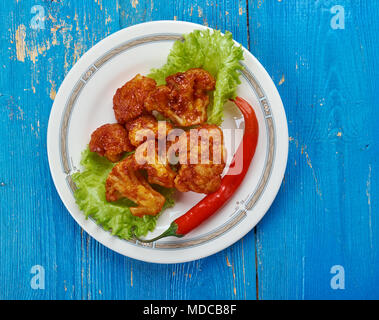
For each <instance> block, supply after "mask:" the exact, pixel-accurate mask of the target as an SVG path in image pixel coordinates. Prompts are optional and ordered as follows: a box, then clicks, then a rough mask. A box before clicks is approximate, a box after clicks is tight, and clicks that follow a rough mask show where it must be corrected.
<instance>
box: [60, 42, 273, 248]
mask: <svg viewBox="0 0 379 320" xmlns="http://www.w3.org/2000/svg"><path fill="white" fill-rule="evenodd" d="M182 39H183V36H182V35H180V34H159V35H148V36H143V37H140V38H136V39H133V40H130V41H127V42H126V43H123V44H121V45H119V46H117V47H115V48H113V49H112V50H110V51H108V52H107V53H106V54H104V55H103V56H102V57H100V58H99V59H98V60H96V62H94V63H93V64H92V65H91V66H90V67H89V68H88V69H87V71H86V72H84V73H83V75H82V77H81V78H80V79H79V81H78V82H77V83H76V84H75V86H74V88H73V90H72V91H71V93H70V96H69V98H68V100H67V102H66V105H65V108H64V112H63V116H62V119H61V124H60V157H61V164H62V169H63V172H64V173H65V174H66V182H67V184H68V186H69V188H70V190H71V191H72V192H74V191H75V189H76V186H75V183H74V182H73V181H72V178H71V175H70V173H71V172H72V168H71V165H70V156H69V153H68V149H67V138H68V129H69V123H70V119H71V114H72V111H73V108H74V106H75V102H76V100H77V98H78V97H79V95H80V93H81V91H82V89H83V88H84V86H85V85H86V83H87V82H88V81H89V80H90V79H91V78H92V76H93V75H94V74H95V73H96V72H97V71H98V70H99V69H100V68H101V67H102V66H103V65H104V64H106V63H107V62H108V61H110V60H111V59H112V58H114V57H115V56H117V55H119V54H121V53H123V52H125V51H127V50H128V49H131V48H134V47H136V46H140V45H143V44H146V43H151V42H160V41H176V40H182ZM242 75H243V76H244V78H245V79H246V80H247V81H248V83H249V85H250V86H251V88H252V89H253V91H254V93H255V94H256V96H257V98H258V100H259V102H260V106H261V108H262V111H263V113H264V115H265V122H266V131H267V137H268V141H267V145H268V151H267V154H266V159H265V168H264V171H263V174H262V176H261V177H260V180H259V184H258V187H257V188H256V190H255V191H254V192H253V193H251V194H250V195H249V196H248V197H247V198H246V199H245V200H242V201H237V203H236V204H237V207H236V210H235V212H234V213H233V214H232V215H231V219H229V220H228V221H227V222H225V223H224V224H223V225H221V226H220V227H218V228H217V229H215V230H212V231H210V232H207V233H206V234H204V235H201V236H198V237H196V238H192V239H188V240H181V241H174V242H166V241H165V242H162V241H159V242H156V243H148V244H145V243H140V242H139V241H136V240H125V239H122V240H124V241H127V242H128V243H130V244H134V245H136V246H142V247H146V248H151V249H161V250H166V249H171V250H172V249H183V248H191V247H194V246H199V245H202V244H204V243H206V242H208V241H211V240H213V239H215V238H217V237H219V236H221V235H223V234H224V233H225V232H228V231H230V230H231V229H232V228H233V227H235V226H236V225H238V224H239V223H240V222H241V221H242V220H243V219H245V218H246V215H247V212H248V211H250V210H252V208H253V207H254V206H255V204H256V202H257V201H258V199H259V198H260V196H261V195H262V193H263V191H264V190H265V188H266V186H267V182H268V180H269V178H270V175H271V171H272V166H273V162H274V158H275V143H276V141H275V123H274V119H273V117H272V114H271V107H270V104H269V102H268V100H267V98H266V96H265V93H264V91H263V89H262V87H261V86H260V85H259V83H258V81H257V80H256V79H255V77H254V75H253V74H252V73H251V72H250V70H249V69H248V68H247V67H246V66H245V65H244V70H242ZM91 220H93V219H91ZM93 221H94V220H93ZM94 222H95V221H94Z"/></svg>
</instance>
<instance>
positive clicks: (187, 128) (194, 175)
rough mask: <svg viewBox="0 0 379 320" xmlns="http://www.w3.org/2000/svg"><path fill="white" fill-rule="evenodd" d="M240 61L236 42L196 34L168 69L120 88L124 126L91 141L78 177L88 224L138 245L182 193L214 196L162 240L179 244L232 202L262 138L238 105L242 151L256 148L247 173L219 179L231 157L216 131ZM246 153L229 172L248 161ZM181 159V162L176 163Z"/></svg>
mask: <svg viewBox="0 0 379 320" xmlns="http://www.w3.org/2000/svg"><path fill="white" fill-rule="evenodd" d="M242 59H243V50H242V48H241V47H237V46H235V45H234V42H233V39H232V35H231V33H229V32H226V33H225V34H224V35H223V34H221V33H220V32H219V31H213V32H211V31H210V30H205V31H199V30H195V31H194V32H192V33H190V34H187V35H184V41H176V42H175V43H174V46H173V48H172V50H171V51H170V54H169V56H168V59H167V63H166V64H165V65H164V66H163V67H161V68H160V69H153V70H151V72H150V74H149V75H147V76H143V75H140V74H137V75H136V76H135V77H134V78H132V79H131V80H129V81H127V82H126V83H125V84H124V85H123V86H122V87H121V88H119V89H117V91H116V92H115V94H114V97H113V111H114V115H115V118H116V121H117V123H114V124H107V125H103V126H101V127H99V128H98V129H96V130H95V131H94V132H93V133H92V136H91V140H90V142H89V147H88V148H87V149H86V150H84V152H83V154H82V161H81V165H82V171H80V172H77V173H75V174H73V175H72V179H73V181H74V183H75V185H76V187H77V189H76V191H75V198H76V202H77V203H78V206H79V208H80V209H81V210H82V211H83V212H84V214H85V215H86V217H89V216H91V217H92V218H93V219H94V220H95V221H96V222H97V223H98V224H99V225H101V226H102V227H103V228H104V229H106V230H110V231H111V233H112V234H113V235H116V236H118V237H120V238H122V239H131V238H132V237H137V238H139V237H141V236H145V235H146V234H147V233H148V232H149V231H152V230H154V228H155V225H156V222H157V219H158V217H159V216H160V214H162V212H163V211H164V210H165V209H166V208H169V207H172V206H173V205H174V204H175V193H177V192H187V191H192V192H197V193H205V194H207V196H206V197H205V198H204V199H203V200H202V201H201V202H200V203H198V204H197V205H195V206H194V207H193V208H192V209H191V210H190V211H188V212H187V213H186V214H185V215H183V216H182V217H180V218H178V219H176V220H175V221H174V222H173V224H172V225H171V227H170V229H169V230H168V231H167V232H166V233H164V234H163V235H161V236H160V237H159V238H161V237H163V236H167V235H174V236H182V235H184V234H186V233H187V232H189V231H190V230H192V229H193V228H195V227H196V226H197V225H199V224H200V223H201V222H202V221H204V220H205V219H206V218H207V217H209V216H210V215H211V214H213V213H214V212H216V211H217V210H218V209H219V208H220V207H221V206H222V205H223V204H224V203H225V202H226V201H227V199H229V198H230V197H231V195H232V194H233V192H234V191H235V190H236V189H237V188H238V186H239V185H240V183H241V182H242V179H243V177H244V175H245V173H246V171H247V168H248V166H249V164H250V161H251V158H252V157H253V154H254V150H255V145H256V140H257V137H258V133H257V126H256V127H255V129H256V132H255V131H254V130H255V129H254V130H253V129H251V128H253V127H254V124H253V122H254V121H253V120H252V118H253V115H251V112H252V113H253V114H254V112H253V111H252V109H251V110H250V114H249V111H247V110H246V105H244V104H243V103H242V102H241V101H242V100H241V99H236V100H235V102H236V103H237V104H239V107H240V108H241V111H242V113H243V114H244V116H245V135H244V138H243V144H244V145H245V147H246V145H247V141H248V142H249V147H248V148H245V149H246V150H245V151H246V152H247V157H246V159H245V157H244V158H243V160H242V161H243V172H242V173H241V174H239V175H237V176H231V175H230V174H229V173H230V170H231V169H232V167H230V168H229V171H228V174H227V175H226V176H224V177H222V173H223V171H224V168H225V165H226V148H225V146H224V138H223V133H222V130H221V128H220V127H219V125H220V124H221V123H222V118H223V109H224V104H225V102H226V101H228V100H229V99H234V98H235V97H236V88H237V86H238V84H239V83H240V80H239V76H240V72H239V71H240V70H241V69H242V65H241V63H240V60H242ZM249 108H250V107H249ZM249 117H250V118H249ZM158 119H159V120H164V121H158ZM254 119H255V116H254ZM249 123H250V124H249ZM249 128H250V129H249ZM173 132H174V134H172V133H173ZM191 133H192V134H191ZM254 134H255V135H254ZM182 147H183V148H182ZM184 147H185V148H184ZM241 148H242V147H241V146H240V147H239V149H238V151H237V153H236V154H235V156H234V158H233V162H232V166H233V165H234V164H235V159H236V158H241V157H242V151H241V150H242V149H241ZM182 149H183V150H184V151H183V150H182ZM240 149H241V150H240ZM170 152H171V153H170ZM175 157H176V158H177V159H178V163H174V162H171V160H172V158H175ZM194 158H196V159H197V160H196V161H193V160H194ZM153 240H156V239H153Z"/></svg>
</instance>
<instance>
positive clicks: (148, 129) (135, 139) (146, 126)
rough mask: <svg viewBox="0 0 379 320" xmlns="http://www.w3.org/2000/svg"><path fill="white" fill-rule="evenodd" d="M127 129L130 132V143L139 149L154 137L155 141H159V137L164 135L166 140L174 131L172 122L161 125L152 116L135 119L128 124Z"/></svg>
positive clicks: (163, 122)
mask: <svg viewBox="0 0 379 320" xmlns="http://www.w3.org/2000/svg"><path fill="white" fill-rule="evenodd" d="M126 128H127V129H128V131H129V140H130V143H131V144H132V145H133V146H135V147H138V146H139V145H140V144H142V143H143V142H145V141H146V140H147V139H148V138H149V137H151V136H152V135H153V136H154V137H155V139H158V138H159V137H158V135H162V136H163V137H164V138H165V137H166V136H167V134H168V133H169V132H170V131H171V130H172V129H173V126H172V125H171V123H170V122H167V121H162V122H161V123H160V125H159V123H158V121H157V119H156V118H155V117H154V116H152V115H143V116H140V117H138V118H137V119H134V120H132V121H130V122H128V123H127V124H126ZM159 129H160V130H162V131H161V132H158V130H159Z"/></svg>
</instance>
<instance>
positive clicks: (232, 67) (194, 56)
mask: <svg viewBox="0 0 379 320" xmlns="http://www.w3.org/2000/svg"><path fill="white" fill-rule="evenodd" d="M240 60H243V49H242V47H237V46H235V44H234V42H233V37H232V34H231V33H230V32H229V31H227V32H226V33H225V34H224V35H222V34H221V32H220V31H216V30H213V31H210V30H209V29H207V30H195V31H193V32H191V33H189V34H186V35H184V41H176V42H175V43H174V45H173V47H172V49H171V51H170V54H169V56H168V58H167V63H166V64H165V65H164V66H163V67H162V68H160V69H153V70H151V73H150V74H149V77H151V78H153V79H154V80H155V81H157V84H158V85H162V84H165V82H166V80H165V79H166V77H167V76H169V75H171V74H174V73H177V72H184V71H187V70H188V69H191V68H203V69H205V70H207V71H208V72H210V73H211V74H212V75H213V76H214V77H215V78H216V90H215V91H214V92H213V93H212V94H211V103H210V105H209V106H208V123H213V124H217V125H220V124H221V123H222V118H223V109H224V104H225V102H226V101H227V100H229V99H232V98H235V95H236V88H237V86H238V85H239V84H240V83H241V82H240V79H239V77H240V72H239V70H242V65H241V63H240Z"/></svg>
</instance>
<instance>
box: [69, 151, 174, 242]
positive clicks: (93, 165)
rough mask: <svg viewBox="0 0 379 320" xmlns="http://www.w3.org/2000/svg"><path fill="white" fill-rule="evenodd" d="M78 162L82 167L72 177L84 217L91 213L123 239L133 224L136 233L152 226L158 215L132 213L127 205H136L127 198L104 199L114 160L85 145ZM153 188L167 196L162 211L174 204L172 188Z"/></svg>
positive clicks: (140, 233) (145, 232) (101, 223)
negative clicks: (111, 160)
mask: <svg viewBox="0 0 379 320" xmlns="http://www.w3.org/2000/svg"><path fill="white" fill-rule="evenodd" d="M127 156H128V155H127ZM81 165H82V166H83V168H84V169H83V170H82V171H81V172H76V173H74V174H73V175H72V179H73V181H74V182H75V184H76V187H77V189H76V191H75V194H74V195H75V199H76V203H77V204H78V206H79V208H80V210H81V211H83V212H84V214H85V216H86V218H88V217H89V216H91V217H92V218H93V219H94V220H95V221H96V223H97V224H99V225H101V226H102V227H103V228H104V229H105V230H109V231H111V233H112V235H115V236H118V237H120V238H122V239H130V238H131V237H132V233H131V229H132V227H135V233H136V235H137V236H144V235H146V234H147V233H148V232H149V231H153V230H154V228H155V225H156V221H157V219H158V216H159V215H157V216H155V217H153V216H147V215H146V216H144V217H143V218H139V217H135V216H133V215H132V214H131V212H130V210H129V207H131V206H135V205H136V204H135V203H133V202H132V201H130V200H128V199H123V200H120V201H117V202H112V203H111V202H108V201H106V199H105V181H106V179H107V177H108V174H109V172H110V171H111V170H112V168H113V166H114V165H115V164H114V163H112V162H110V161H108V160H107V159H106V158H104V157H101V156H99V155H98V154H97V153H94V152H91V151H89V148H88V147H87V148H86V149H85V150H84V151H83V153H82V159H81ZM154 188H155V189H156V190H157V191H158V192H160V193H161V194H162V195H163V196H164V197H165V198H166V202H165V205H164V207H163V209H162V211H163V210H164V209H166V208H168V207H172V206H173V205H174V203H175V200H174V189H167V188H164V187H160V186H154Z"/></svg>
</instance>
